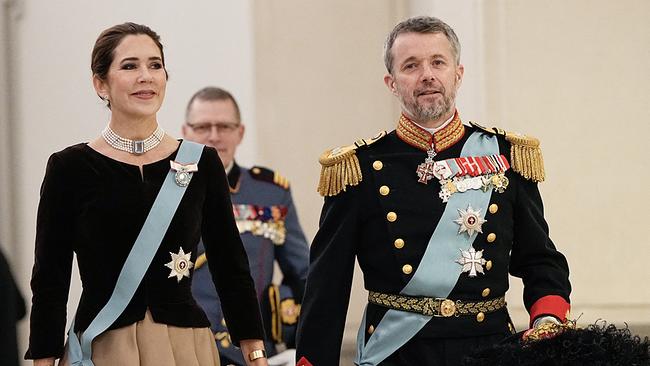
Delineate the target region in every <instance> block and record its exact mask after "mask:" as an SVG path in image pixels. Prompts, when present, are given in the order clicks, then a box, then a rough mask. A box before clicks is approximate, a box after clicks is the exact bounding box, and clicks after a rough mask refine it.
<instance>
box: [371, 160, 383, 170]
mask: <svg viewBox="0 0 650 366" xmlns="http://www.w3.org/2000/svg"><path fill="white" fill-rule="evenodd" d="M383 167H384V163H382V162H381V161H379V160H375V162H374V163H372V168H373V169H375V170H381V168H383Z"/></svg>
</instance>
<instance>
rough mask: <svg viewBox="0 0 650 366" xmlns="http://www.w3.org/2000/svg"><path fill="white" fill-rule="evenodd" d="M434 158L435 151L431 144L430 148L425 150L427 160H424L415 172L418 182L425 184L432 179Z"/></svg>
mask: <svg viewBox="0 0 650 366" xmlns="http://www.w3.org/2000/svg"><path fill="white" fill-rule="evenodd" d="M434 156H436V151H435V150H434V149H433V143H432V144H431V148H430V149H429V150H427V158H426V159H424V163H422V164H420V165H418V168H417V170H416V171H415V172H416V173H417V174H418V177H420V179H418V182H420V183H423V184H427V183H429V181H430V180H431V178H433V177H434V175H433V164H434V163H433V157H434Z"/></svg>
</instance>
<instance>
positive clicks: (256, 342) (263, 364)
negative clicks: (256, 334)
mask: <svg viewBox="0 0 650 366" xmlns="http://www.w3.org/2000/svg"><path fill="white" fill-rule="evenodd" d="M239 347H240V348H241V353H242V355H243V356H244V360H245V361H246V365H247V366H268V362H267V359H266V357H260V358H258V359H256V360H255V361H250V359H249V358H248V355H250V354H251V352H253V351H257V350H263V349H264V342H263V341H262V340H261V339H242V340H241V341H240V342H239Z"/></svg>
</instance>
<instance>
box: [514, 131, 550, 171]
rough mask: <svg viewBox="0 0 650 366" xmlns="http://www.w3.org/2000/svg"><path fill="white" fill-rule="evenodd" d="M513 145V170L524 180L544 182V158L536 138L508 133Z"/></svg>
mask: <svg viewBox="0 0 650 366" xmlns="http://www.w3.org/2000/svg"><path fill="white" fill-rule="evenodd" d="M506 140H508V141H509V142H510V144H511V148H510V162H511V164H512V169H513V170H514V171H515V172H517V173H519V174H521V175H522V176H523V177H524V178H526V179H530V180H532V181H534V182H543V181H544V178H545V172H544V158H543V157H542V150H541V149H540V148H539V140H538V139H536V138H534V137H529V136H522V135H517V134H513V133H509V132H508V133H506Z"/></svg>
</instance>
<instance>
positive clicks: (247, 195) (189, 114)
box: [182, 87, 309, 365]
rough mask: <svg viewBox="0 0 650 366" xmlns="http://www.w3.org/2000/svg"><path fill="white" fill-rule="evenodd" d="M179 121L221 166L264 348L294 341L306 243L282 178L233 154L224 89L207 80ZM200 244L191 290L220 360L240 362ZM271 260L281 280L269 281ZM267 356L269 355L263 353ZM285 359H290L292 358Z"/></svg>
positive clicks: (230, 107)
mask: <svg viewBox="0 0 650 366" xmlns="http://www.w3.org/2000/svg"><path fill="white" fill-rule="evenodd" d="M185 121H186V122H185V124H183V127H182V132H183V137H184V138H186V139H188V140H191V141H195V142H198V143H201V144H205V145H207V146H210V147H213V148H215V149H216V150H217V152H218V153H219V157H220V158H221V161H222V163H223V166H224V167H225V169H226V172H227V175H228V183H229V185H230V193H231V200H232V205H233V213H234V215H235V220H236V222H237V226H238V228H239V232H240V234H241V238H242V241H243V242H244V247H245V248H246V253H247V254H248V260H249V262H250V269H251V276H252V277H253V280H254V281H255V287H256V289H257V295H258V299H259V300H260V303H261V304H262V313H263V317H264V321H265V328H266V331H267V339H266V343H267V344H266V350H267V351H268V352H269V356H273V355H274V354H275V352H276V347H275V344H281V346H280V347H282V348H284V347H286V348H293V347H295V327H296V323H297V317H298V314H299V312H300V301H301V299H302V294H303V292H304V287H305V279H306V277H307V266H308V256H309V248H308V245H307V241H306V239H305V235H304V233H303V231H302V228H301V227H300V223H299V222H298V216H297V214H296V209H295V207H294V205H293V199H292V196H291V191H290V189H289V183H288V181H287V180H286V179H285V178H283V177H282V176H280V175H279V174H277V173H275V172H273V171H272V170H269V169H267V168H263V167H258V166H255V167H252V168H244V167H241V166H239V165H238V164H237V163H236V162H235V158H234V157H235V152H236V151H237V147H238V146H239V144H240V143H241V141H242V139H243V137H244V131H245V128H244V125H243V124H242V122H241V115H240V111H239V106H238V105H237V101H235V98H233V96H232V95H231V94H230V93H229V92H228V91H226V90H223V89H221V88H216V87H206V88H203V89H201V90H199V91H198V92H196V93H195V94H194V95H193V96H192V98H191V99H190V101H189V103H188V105H187V110H186V114H185ZM202 251H203V247H202V245H199V253H198V254H199V256H198V258H197V259H196V264H195V272H194V279H193V281H192V291H193V293H194V297H195V298H196V299H197V301H198V302H199V304H200V305H201V306H202V307H203V309H204V310H205V312H206V314H208V317H209V319H210V323H211V324H212V331H213V332H214V334H215V339H216V342H217V347H218V349H219V353H220V357H221V362H222V364H223V365H229V364H236V365H245V362H244V360H243V359H242V357H241V352H239V350H238V349H236V347H234V346H233V345H232V344H231V342H230V337H229V335H228V330H227V328H226V321H225V319H224V318H223V313H222V311H221V307H220V301H219V297H218V295H217V292H216V289H215V288H214V285H213V283H212V281H211V279H210V273H209V271H208V270H207V268H205V267H207V266H208V263H207V262H206V260H205V255H204V254H202ZM274 261H277V262H278V264H279V266H280V269H281V270H282V275H283V280H282V285H280V286H277V285H274V284H273V282H272V280H273V269H274ZM269 361H271V360H269ZM291 362H295V361H293V360H291Z"/></svg>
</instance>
